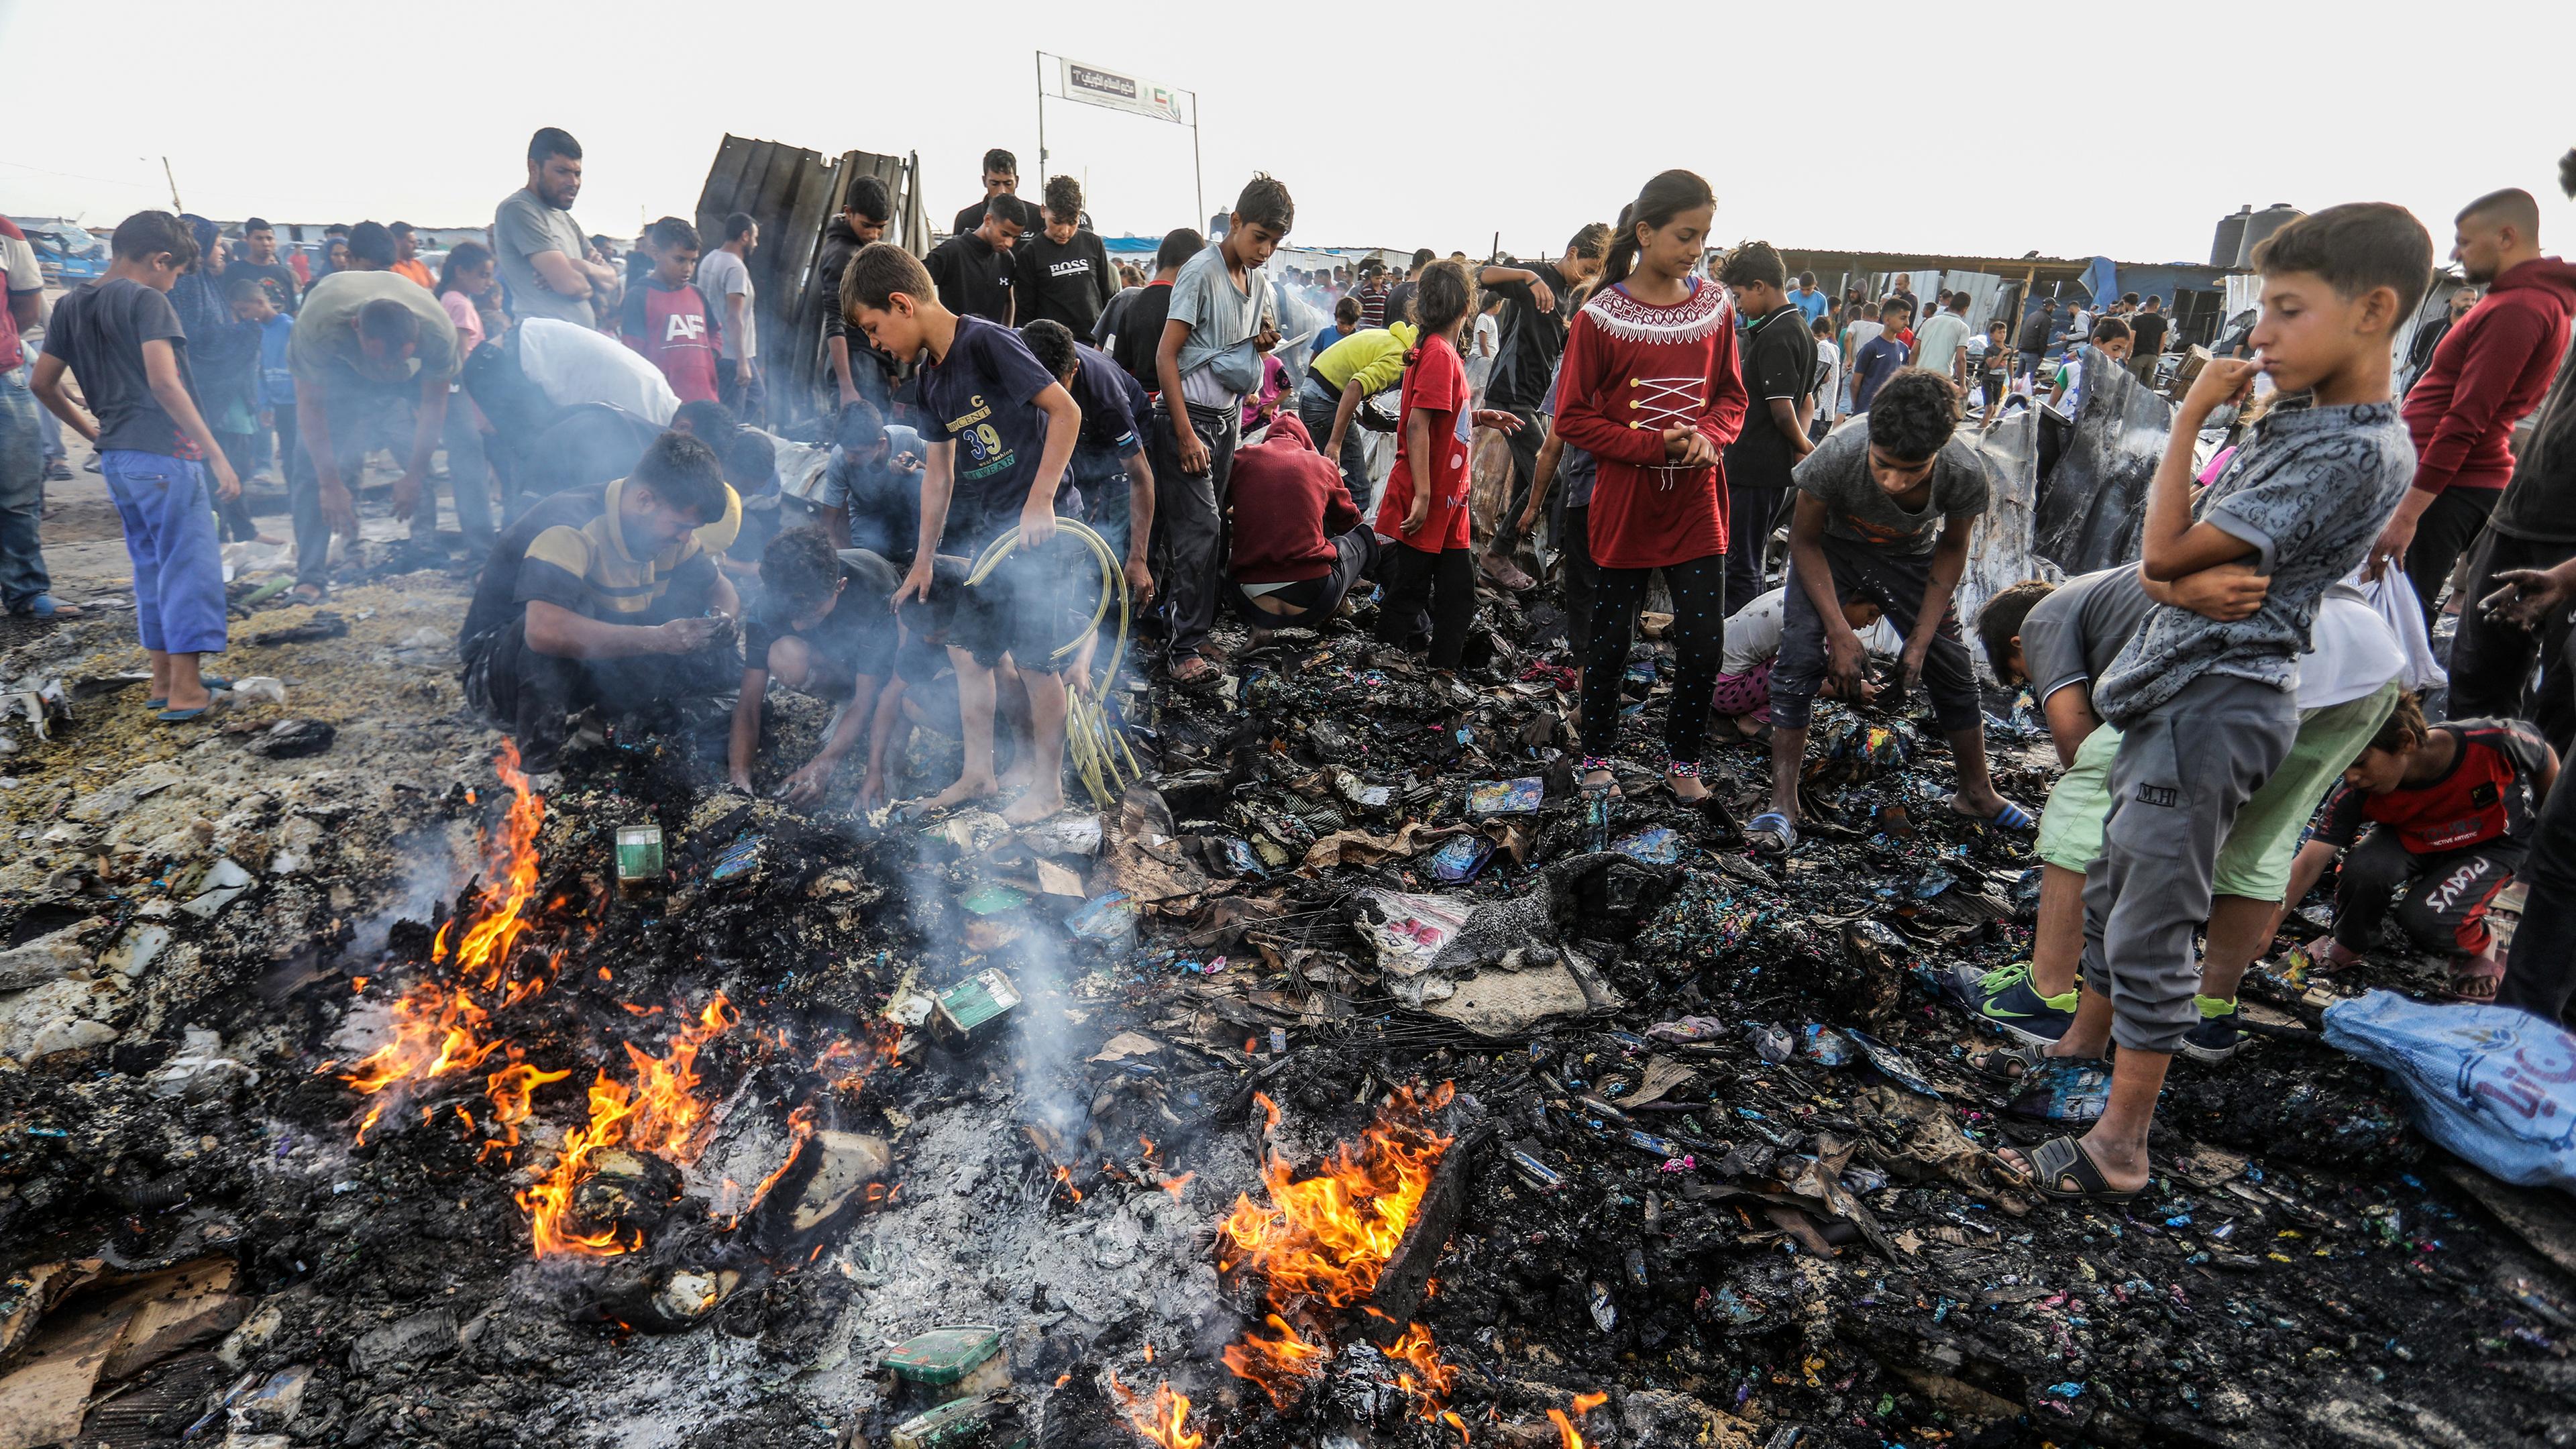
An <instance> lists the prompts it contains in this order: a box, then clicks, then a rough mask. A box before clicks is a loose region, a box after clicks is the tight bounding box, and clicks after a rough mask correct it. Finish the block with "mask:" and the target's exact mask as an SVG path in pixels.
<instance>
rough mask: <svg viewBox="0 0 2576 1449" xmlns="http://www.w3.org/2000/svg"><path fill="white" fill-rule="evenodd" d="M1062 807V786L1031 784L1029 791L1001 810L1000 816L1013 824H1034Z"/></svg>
mask: <svg viewBox="0 0 2576 1449" xmlns="http://www.w3.org/2000/svg"><path fill="white" fill-rule="evenodd" d="M1063 808H1064V789H1063V787H1062V786H1058V787H1056V788H1053V789H1040V788H1037V787H1035V786H1032V787H1030V790H1029V793H1027V794H1025V795H1022V796H1021V797H1020V798H1019V799H1018V800H1016V801H1014V802H1012V805H1011V808H1010V809H1008V810H1005V811H1003V812H1002V818H1003V819H1004V820H1007V821H1009V822H1010V823H1011V824H1013V825H1034V824H1036V823H1037V822H1039V821H1041V820H1044V819H1046V818H1047V817H1048V816H1050V815H1053V814H1055V813H1056V812H1057V811H1059V810H1062V809H1063Z"/></svg>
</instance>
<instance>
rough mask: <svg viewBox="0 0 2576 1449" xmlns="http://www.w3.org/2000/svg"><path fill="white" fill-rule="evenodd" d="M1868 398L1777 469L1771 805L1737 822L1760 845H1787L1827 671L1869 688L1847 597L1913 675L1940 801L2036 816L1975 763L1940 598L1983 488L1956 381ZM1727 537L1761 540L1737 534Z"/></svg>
mask: <svg viewBox="0 0 2576 1449" xmlns="http://www.w3.org/2000/svg"><path fill="white" fill-rule="evenodd" d="M1870 403H1871V405H1870V410H1869V416H1868V417H1867V418H1866V419H1865V420H1863V421H1861V422H1858V423H1854V424H1851V425H1848V426H1845V427H1843V428H1841V429H1839V430H1837V431H1836V432H1835V433H1834V434H1833V435H1832V436H1831V437H1828V438H1826V439H1825V441H1824V442H1823V443H1821V444H1819V445H1817V447H1816V448H1815V450H1814V451H1813V452H1810V453H1809V454H1807V456H1806V457H1804V458H1802V459H1800V460H1799V462H1798V466H1797V467H1796V468H1795V469H1794V470H1792V471H1791V473H1790V477H1791V478H1792V480H1794V481H1795V482H1796V483H1797V485H1798V493H1797V500H1798V502H1797V513H1796V515H1795V517H1794V518H1793V519H1792V521H1791V523H1790V525H1789V580H1788V584H1787V596H1786V598H1785V599H1784V600H1783V605H1784V607H1783V610H1782V623H1781V629H1780V654H1779V657H1778V658H1777V659H1775V660H1773V661H1772V665H1771V805H1770V808H1769V809H1767V810H1765V811H1763V812H1762V813H1761V814H1759V815H1756V816H1754V817H1753V819H1752V820H1751V821H1749V822H1747V823H1746V829H1747V830H1748V831H1749V832H1750V833H1751V834H1752V835H1753V836H1754V837H1755V839H1756V841H1757V842H1759V843H1762V844H1764V845H1766V846H1767V848H1769V849H1771V850H1773V851H1778V852H1786V851H1788V850H1791V849H1794V848H1795V847H1796V845H1797V842H1798V775H1799V772H1800V769H1801V768H1802V766H1803V764H1804V762H1805V758H1806V753H1807V729H1808V722H1809V720H1810V719H1811V718H1812V717H1813V711H1814V708H1815V702H1816V695H1817V693H1818V691H1820V690H1821V689H1822V688H1823V687H1824V683H1825V679H1826V676H1827V675H1828V674H1831V676H1832V677H1833V679H1834V681H1835V683H1836V686H1837V687H1836V693H1837V694H1838V695H1839V696H1840V697H1841V698H1843V699H1846V700H1867V699H1869V698H1871V697H1872V696H1873V695H1874V694H1876V692H1877V691H1876V689H1875V687H1874V686H1872V685H1871V684H1870V683H1869V681H1868V679H1867V678H1866V671H1867V667H1868V665H1867V652H1866V651H1865V650H1864V649H1863V648H1862V646H1861V642H1860V636H1859V635H1858V634H1857V633H1856V632H1854V631H1853V629H1852V627H1851V625H1850V623H1849V621H1847V620H1846V619H1845V618H1844V617H1843V609H1842V605H1843V602H1844V601H1845V600H1848V599H1852V598H1861V599H1866V600H1867V601H1869V602H1870V603H1873V604H1876V605H1877V606H1878V609H1879V613H1880V615H1881V616H1882V617H1884V618H1885V619H1886V620H1887V621H1888V622H1889V623H1890V624H1892V625H1893V626H1895V628H1896V630H1897V632H1899V633H1900V634H1903V635H1904V636H1905V652H1904V656H1903V662H1904V671H1905V674H1904V682H1903V686H1902V687H1903V688H1906V689H1911V688H1913V684H1914V680H1915V678H1916V677H1917V676H1920V677H1921V679H1922V681H1923V687H1924V689H1925V690H1926V692H1928V693H1929V694H1930V695H1931V696H1932V713H1933V716H1934V718H1935V719H1937V720H1938V721H1939V722H1940V726H1941V732H1942V734H1943V735H1944V736H1945V737H1947V738H1948V740H1949V742H1950V753H1951V756H1952V758H1953V759H1954V760H1955V761H1956V762H1957V764H1958V772H1959V789H1958V792H1957V793H1956V794H1954V795H1952V796H1951V797H1950V808H1951V809H1952V810H1955V811H1957V812H1958V813H1960V814H1962V815H1966V816H1969V817H1971V818H1973V819H1977V820H1984V821H1989V822H1992V823H1994V824H1996V825H2000V826H2003V827H2004V828H2006V829H2010V830H2028V829H2030V828H2031V827H2032V826H2033V825H2034V824H2036V823H2037V822H2036V821H2035V820H2033V819H2032V817H2031V814H2030V812H2029V811H2027V810H2024V809H2022V808H2021V807H2020V806H2018V805H2015V804H2013V803H2012V802H2011V801H2009V800H2006V799H2005V798H2004V797H2003V796H2001V795H1999V794H1997V793H1996V792H1995V785H1994V781H1993V779H1992V778H1991V777H1990V776H1989V775H1988V774H1987V773H1986V732H1985V709H1984V706H1983V705H1982V704H1981V703H1980V702H1979V700H1978V698H1977V675H1976V666H1975V664H1974V663H1973V662H1972V661H1971V660H1970V659H1969V657H1968V647H1967V645H1966V643H1965V642H1964V641H1963V640H1961V639H1960V637H1959V619H1958V615H1957V613H1956V611H1954V610H1953V609H1952V608H1951V607H1950V594H1951V591H1952V590H1953V589H1955V588H1957V587H1958V583H1959V575H1960V574H1961V573H1962V572H1963V571H1965V569H1966V568H1967V563H1968V540H1969V539H1970V538H1971V537H1972V536H1973V535H1974V534H1975V532H1976V528H1977V519H1978V518H1979V517H1981V516H1983V514H1984V513H1985V511H1986V504H1987V501H1988V500H1989V499H1990V498H1991V497H1992V489H1991V488H1989V487H1988V485H1987V482H1986V467H1985V462H1984V460H1983V459H1982V458H1980V457H1979V456H1978V454H1977V450H1976V448H1975V447H1974V446H1972V445H1971V444H1969V443H1968V442H1967V441H1966V440H1964V439H1962V438H1958V437H1956V436H1954V434H1955V432H1956V430H1957V428H1958V423H1959V394H1958V389H1956V388H1954V387H1952V386H1951V384H1950V380H1949V379H1948V378H1945V377H1941V376H1939V375H1937V374H1935V373H1930V372H1923V371H1919V370H1915V369H1908V370H1906V371H1903V372H1900V373H1898V374H1897V375H1896V376H1895V377H1893V378H1891V379H1889V380H1888V382H1887V384H1886V385H1885V386H1883V387H1881V388H1880V389H1879V390H1878V395H1877V396H1876V397H1874V398H1872V399H1871V400H1870ZM1733 546H1734V547H1737V548H1759V547H1761V543H1760V541H1759V540H1758V539H1752V538H1738V539H1736V540H1735V541H1734V543H1733ZM1734 602H1736V601H1730V603H1734Z"/></svg>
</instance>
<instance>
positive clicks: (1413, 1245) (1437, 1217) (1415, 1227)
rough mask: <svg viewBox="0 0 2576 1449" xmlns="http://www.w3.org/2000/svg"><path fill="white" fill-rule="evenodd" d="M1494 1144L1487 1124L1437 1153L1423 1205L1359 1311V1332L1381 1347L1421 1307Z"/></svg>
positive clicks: (1418, 1209) (1398, 1332) (1390, 1341)
mask: <svg viewBox="0 0 2576 1449" xmlns="http://www.w3.org/2000/svg"><path fill="white" fill-rule="evenodd" d="M1493 1141H1494V1129H1493V1128H1492V1127H1491V1126H1477V1127H1472V1128H1469V1129H1468V1130H1467V1131H1465V1132H1462V1133H1460V1134H1458V1140H1456V1141H1455V1142H1452V1143H1450V1144H1449V1150H1448V1151H1446V1152H1444V1153H1442V1154H1440V1166H1439V1167H1437V1168H1435V1169H1433V1171H1432V1174H1431V1186H1429V1187H1428V1188H1425V1189H1424V1190H1423V1193H1422V1205H1421V1206H1420V1207H1418V1208H1416V1209H1415V1210H1414V1213H1413V1222H1412V1223H1411V1224H1410V1225H1409V1226H1407V1227H1406V1228H1405V1230H1404V1237H1403V1239H1402V1240H1401V1241H1399V1242H1398V1243H1397V1244H1396V1245H1395V1252H1394V1254H1393V1255H1392V1256H1391V1257H1389V1258H1388V1259H1387V1260H1386V1268H1385V1271H1383V1272H1381V1273H1379V1274H1378V1275H1377V1289H1376V1291H1375V1292H1373V1293H1371V1294H1369V1300H1368V1305H1367V1306H1368V1308H1370V1309H1373V1310H1375V1311H1374V1312H1363V1313H1362V1314H1361V1315H1360V1317H1361V1322H1362V1331H1363V1332H1365V1333H1367V1335H1368V1336H1369V1338H1370V1340H1371V1341H1372V1342H1375V1343H1377V1344H1380V1345H1385V1344H1390V1343H1393V1342H1395V1340H1396V1339H1397V1337H1398V1336H1400V1335H1401V1334H1402V1333H1403V1332H1404V1326H1405V1324H1407V1323H1409V1322H1411V1321H1412V1319H1413V1312H1414V1310H1415V1309H1416V1308H1419V1307H1420V1306H1421V1305H1422V1295H1423V1290H1424V1289H1425V1288H1427V1287H1429V1286H1430V1283H1431V1273H1432V1270H1433V1269H1434V1268H1437V1267H1438V1266H1439V1264H1440V1254H1441V1252H1442V1250H1444V1249H1446V1248H1447V1247H1448V1246H1449V1235H1450V1234H1451V1233H1454V1232H1456V1231H1457V1230H1458V1220H1459V1219H1460V1218H1461V1217H1463V1216H1465V1214H1466V1211H1467V1185H1468V1184H1469V1183H1470V1182H1473V1181H1474V1180H1475V1175H1476V1170H1477V1160H1478V1159H1479V1158H1481V1157H1483V1156H1484V1155H1485V1153H1486V1151H1487V1149H1489V1148H1490V1147H1491V1146H1492V1145H1493Z"/></svg>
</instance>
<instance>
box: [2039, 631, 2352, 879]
mask: <svg viewBox="0 0 2576 1449" xmlns="http://www.w3.org/2000/svg"><path fill="white" fill-rule="evenodd" d="M2397 694H2398V687H2397V685H2396V684H2395V683H2394V682H2391V683H2388V684H2383V685H2381V686H2380V687H2379V692H2378V693H2376V694H2366V695H2363V696H2362V697H2361V698H2359V699H2356V700H2351V701H2348V702H2346V703H2343V704H2337V705H2329V706H2327V707H2326V708H2324V709H2320V710H2311V711H2309V712H2307V713H2306V714H2304V715H2302V716H2300V719H2299V738H2298V742H2297V743H2296V744H2294V745H2292V746H2291V747H2290V757H2289V758H2288V759H2286V760H2284V761H2282V762H2281V768H2280V769H2279V770H2276V771H2274V772H2273V775H2272V778H2271V779H2269V780H2266V781H2265V782H2264V783H2263V788H2262V789H2260V790H2258V791H2256V792H2255V794H2254V798H2253V799H2251V800H2248V801H2246V802H2245V808H2244V809H2242V810H2239V811H2237V812H2236V825H2235V828H2234V829H2232V830H2230V831H2229V832H2228V834H2227V844H2226V845H2224V846H2223V847H2221V848H2220V849H2219V852H2218V871H2217V876H2216V880H2215V890H2216V893H2217V894H2219V895H2222V896H2242V897H2244V898H2245V899H2247V900H2252V901H2277V900H2279V899H2280V898H2281V897H2282V896H2284V895H2286V894H2288V893H2289V889H2290V863H2291V861H2292V860H2293V859H2295V858H2296V857H2297V855H2298V850H2299V832H2300V831H2301V830H2302V829H2304V828H2306V826H2307V823H2308V817H2309V816H2310V815H2312V814H2314V813H2316V808H2317V802H2319V801H2320V800H2323V799H2324V798H2325V794H2326V791H2327V790H2328V789H2330V788H2332V787H2333V785H2334V782H2335V779H2336V778H2337V777H2338V776H2340V775H2342V774H2343V772H2344V769H2345V767H2346V766H2348V765H2350V764H2351V763H2352V762H2353V761H2354V760H2355V759H2358V758H2359V757H2360V755H2361V750H2362V746H2364V745H2366V744H2368V743H2370V737H2371V736H2372V735H2375V734H2377V733H2379V727H2380V726H2381V725H2383V724H2385V723H2387V722H2388V716H2389V715H2390V714H2391V713H2393V712H2394V711H2395V710H2396V708H2397ZM2119 753H2120V732H2119V731H2118V730H2115V729H2113V728H2111V727H2110V726H2109V725H2104V726H2102V727H2101V728H2100V729H2097V730H2095V731H2094V732H2093V733H2092V734H2090V735H2087V736H2085V739H2084V743H2083V744H2082V745H2080V746H2078V747H2076V751H2075V763H2074V764H2072V765H2069V766H2068V767H2067V769H2066V773H2065V774H2063V775H2061V776H2059V777H2058V780H2057V786H2056V788H2055V789H2052V790H2050V791H2049V792H2048V808H2047V809H2046V810H2044V811H2042V812H2041V813H2040V817H2039V858H2040V859H2041V860H2044V861H2046V862H2048V863H2049V864H2050V865H2053V866H2056V867H2058V868H2059V869H2061V870H2071V871H2074V872H2076V873H2078V874H2082V873H2083V872H2084V870H2085V869H2086V868H2087V867H2089V866H2091V865H2092V863H2093V862H2094V861H2095V860H2096V859H2098V858H2100V856H2101V854H2102V821H2103V818H2104V817H2105V816H2107V815H2109V814H2110V813H2111V792H2110V783H2111V760H2112V758H2113V757H2114V756H2116V755H2118V754H2119Z"/></svg>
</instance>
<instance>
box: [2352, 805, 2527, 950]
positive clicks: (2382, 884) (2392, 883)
mask: <svg viewBox="0 0 2576 1449" xmlns="http://www.w3.org/2000/svg"><path fill="white" fill-rule="evenodd" d="M2523 850H2524V847H2523V844H2522V843H2521V842H2519V841H2513V840H2490V841H2488V842H2486V843H2485V844H2483V845H2472V846H2468V847H2466V848H2464V849H2460V850H2446V851H2439V852H2436V853H2433V854H2430V855H2417V854H2415V853H2414V852H2412V851H2410V850H2408V849H2407V848H2406V847H2405V846H2404V845H2402V844H2400V843H2399V842H2398V839H2397V833H2396V832H2395V831H2393V830H2389V829H2385V828H2382V829H2379V830H2374V831H2372V832H2371V833H2370V834H2369V836H2368V837H2366V838H2365V839H2363V841H2362V842H2361V843H2360V844H2359V845H2356V846H2354V847H2353V848H2352V849H2351V850H2349V851H2347V852H2345V854H2344V858H2343V874H2342V876H2341V878H2340V879H2339V880H2338V881H2337V883H2336V885H2335V920H2334V938H2335V940H2337V941H2338V942H2340V943H2342V944H2343V946H2344V947H2345V949H2347V950H2352V951H2368V950H2369V949H2370V948H2371V947H2373V946H2375V945H2377V944H2378V937H2379V926H2380V923H2381V922H2382V921H2384V920H2386V919H2387V918H2388V902H2389V897H2390V896H2391V895H2397V896H2399V899H2398V902H2397V924H2398V925H2399V926H2400V927H2401V928H2403V929H2404V931H2405V933H2406V939H2407V940H2408V941H2410V942H2412V943H2413V944H2414V945H2415V947H2416V948H2417V949H2419V950H2424V951H2439V952H2441V953H2443V954H2444V955H2448V956H2452V957H2455V958H2456V957H2465V956H2479V955H2484V954H2485V953H2486V951H2487V948H2488V945H2489V938H2488V935H2487V907H2488V906H2489V905H2490V904H2491V903H2493V902H2494V900H2495V898H2496V894H2497V893H2498V892H2499V891H2502V890H2503V889H2504V888H2505V887H2506V886H2508V885H2511V884H2512V883H2513V877H2514V873H2515V872H2516V871H2519V870H2521V869H2522V860H2523ZM2515 944H2516V945H2520V944H2521V941H2520V939H2519V938H2518V937H2517V938H2516V941H2515ZM2514 955H2515V959H2516V960H2520V959H2521V953H2520V952H2518V951H2517V952H2515V953H2514Z"/></svg>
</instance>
